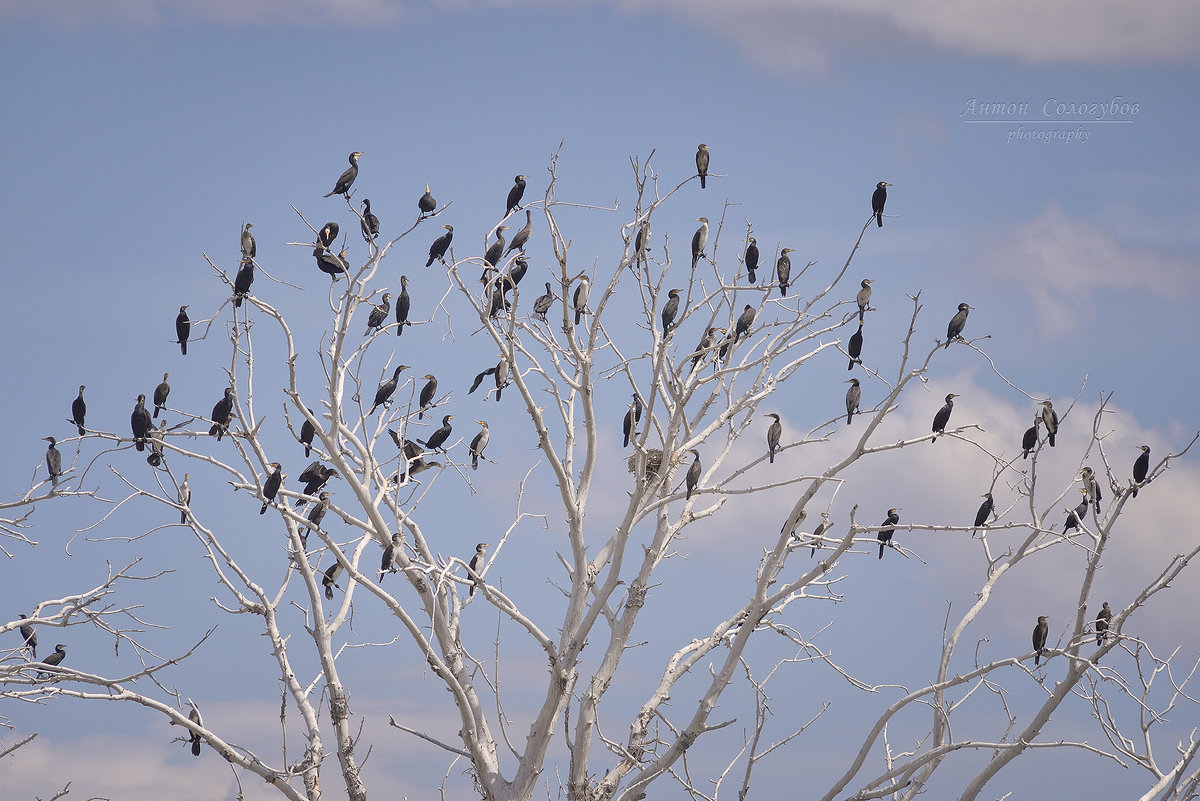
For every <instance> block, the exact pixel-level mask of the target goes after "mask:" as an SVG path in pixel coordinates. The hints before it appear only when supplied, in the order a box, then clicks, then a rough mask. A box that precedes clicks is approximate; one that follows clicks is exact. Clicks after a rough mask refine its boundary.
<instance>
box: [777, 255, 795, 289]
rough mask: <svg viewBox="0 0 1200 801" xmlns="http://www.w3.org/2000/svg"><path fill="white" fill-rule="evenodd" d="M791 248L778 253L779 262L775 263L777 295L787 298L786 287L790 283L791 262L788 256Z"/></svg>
mask: <svg viewBox="0 0 1200 801" xmlns="http://www.w3.org/2000/svg"><path fill="white" fill-rule="evenodd" d="M791 252H792V249H791V248H784V249H783V250H781V251H779V261H777V262H775V276H776V277H777V278H778V279H779V294H780V295H783V296H784V297H787V290H788V285H789V284H791V282H792V260H791V259H790V258H789V257H788V254H789V253H791Z"/></svg>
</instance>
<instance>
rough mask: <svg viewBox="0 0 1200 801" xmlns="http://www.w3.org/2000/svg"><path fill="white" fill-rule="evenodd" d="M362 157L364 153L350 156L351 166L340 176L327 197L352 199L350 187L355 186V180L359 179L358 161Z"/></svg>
mask: <svg viewBox="0 0 1200 801" xmlns="http://www.w3.org/2000/svg"><path fill="white" fill-rule="evenodd" d="M362 155H363V154H362V153H358V152H355V153H351V154H350V166H349V167H347V168H346V171H345V172H343V173H342V174H341V175H340V176H338V179H337V183H336V184H334V185H333V189H331V190H330V191H329V193H328V194H326V195H325V197H331V196H333V195H344V196H345V197H346V199H347V200H349V199H350V187H351V186H353V185H354V179H355V178H357V177H358V160H359V158H360V157H361V156H362Z"/></svg>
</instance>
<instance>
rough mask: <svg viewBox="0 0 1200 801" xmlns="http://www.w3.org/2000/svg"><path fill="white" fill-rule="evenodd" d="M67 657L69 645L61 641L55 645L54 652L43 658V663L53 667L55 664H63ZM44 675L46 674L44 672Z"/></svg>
mask: <svg viewBox="0 0 1200 801" xmlns="http://www.w3.org/2000/svg"><path fill="white" fill-rule="evenodd" d="M66 658H67V646H65V645H63V644H62V643H59V644H58V645H56V646H54V653H52V654H49V655H47V656H46V658H45V659H43V660H42V664H43V665H50V666H51V667H53V666H54V665H59V664H62V661H63V660H64V659H66ZM42 675H45V674H44V673H43V674H42Z"/></svg>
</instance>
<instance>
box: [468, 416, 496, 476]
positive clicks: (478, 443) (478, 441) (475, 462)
mask: <svg viewBox="0 0 1200 801" xmlns="http://www.w3.org/2000/svg"><path fill="white" fill-rule="evenodd" d="M475 422H476V423H479V425H481V426H483V430H482V431H480V432H479V433H478V434H476V435H475V438H474V439H472V440H471V446H470V450H471V469H472V470H478V469H479V457H480V456H483V449H484V448H486V447H487V444H488V440H489V439H491V436H492V435H491V432H489V431H488V424H487V423H486V422H485V421H483V420H476V421H475Z"/></svg>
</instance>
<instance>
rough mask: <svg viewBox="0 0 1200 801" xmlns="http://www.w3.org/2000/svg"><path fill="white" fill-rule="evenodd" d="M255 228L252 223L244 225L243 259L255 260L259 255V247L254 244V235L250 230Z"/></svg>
mask: <svg viewBox="0 0 1200 801" xmlns="http://www.w3.org/2000/svg"><path fill="white" fill-rule="evenodd" d="M253 227H254V226H253V225H251V224H250V223H245V224H243V225H242V258H243V259H253V258H254V257H255V256H257V255H258V245H257V244H255V242H254V234H252V233H250V229H251V228H253Z"/></svg>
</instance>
